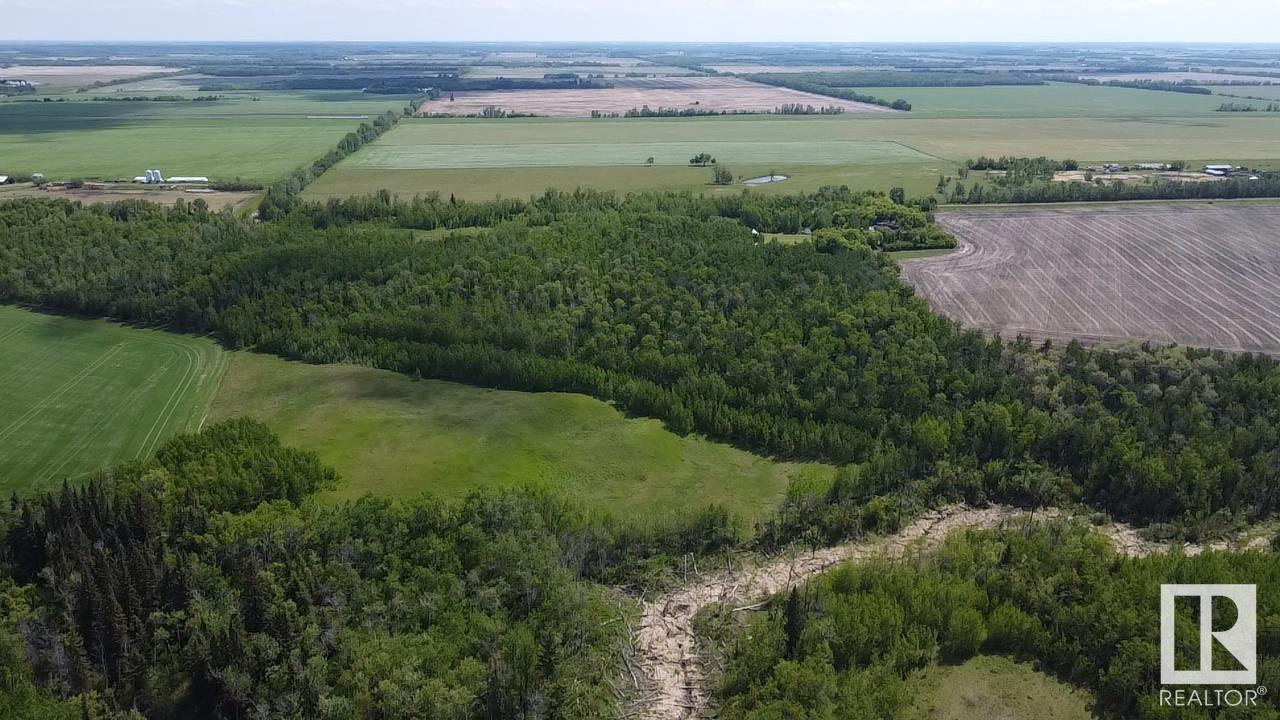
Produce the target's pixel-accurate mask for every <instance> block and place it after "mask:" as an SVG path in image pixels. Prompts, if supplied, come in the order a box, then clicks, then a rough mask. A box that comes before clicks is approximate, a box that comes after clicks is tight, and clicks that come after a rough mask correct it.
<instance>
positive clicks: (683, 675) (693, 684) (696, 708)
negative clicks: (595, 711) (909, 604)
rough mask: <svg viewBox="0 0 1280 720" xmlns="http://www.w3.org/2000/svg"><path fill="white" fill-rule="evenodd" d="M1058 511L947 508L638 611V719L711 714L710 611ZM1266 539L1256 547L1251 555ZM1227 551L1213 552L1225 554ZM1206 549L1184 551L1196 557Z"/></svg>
mask: <svg viewBox="0 0 1280 720" xmlns="http://www.w3.org/2000/svg"><path fill="white" fill-rule="evenodd" d="M1062 515H1063V514H1062V513H1061V512H1059V511H1056V510H1041V511H1037V512H1035V513H1031V512H1028V511H1026V510H1021V509H1017V508H1010V507H1005V506H992V507H986V508H970V507H965V506H959V505H957V506H949V507H945V508H942V509H941V510H936V511H933V512H930V513H928V514H927V515H924V516H922V517H920V518H919V519H917V520H916V521H915V522H913V523H911V524H910V525H908V526H907V527H906V528H904V529H903V530H902V531H901V532H899V533H897V534H895V535H892V536H888V537H883V538H874V539H868V540H864V541H860V542H855V543H849V544H846V545H839V546H836V547H832V548H825V549H821V550H816V551H813V552H808V553H803V554H793V555H789V556H787V557H780V558H776V559H773V560H770V561H768V562H765V563H763V564H758V565H750V566H747V567H742V568H734V569H733V570H731V571H724V572H720V573H718V574H715V575H709V576H705V577H702V578H700V579H699V580H697V581H695V582H693V583H692V584H690V585H688V586H686V587H683V588H680V589H677V590H674V591H672V592H670V593H667V594H666V595H662V596H660V597H658V598H656V599H654V600H652V601H648V602H645V603H644V604H643V606H642V612H641V620H640V626H639V628H638V629H637V632H636V637H635V639H634V644H635V664H636V665H637V666H638V668H639V671H640V672H639V673H638V674H639V675H640V676H642V677H640V678H638V680H639V682H640V683H642V685H641V692H642V695H643V698H642V701H641V707H642V709H643V711H642V712H641V713H640V717H643V718H650V719H651V720H685V719H686V718H694V717H698V716H700V715H702V714H703V713H704V712H705V711H706V710H707V709H708V708H709V707H710V699H711V698H710V689H709V688H708V687H707V682H706V679H707V678H706V674H705V670H704V668H703V667H702V663H701V660H700V658H699V657H698V655H697V645H696V636H695V633H694V631H693V618H694V616H695V615H697V613H698V611H699V610H701V609H702V608H704V607H706V606H708V605H711V604H727V605H730V606H732V607H735V608H736V607H744V608H745V607H750V606H751V605H753V604H754V603H758V602H760V601H761V600H764V599H766V598H768V597H769V596H772V595H776V594H778V593H780V592H783V591H786V590H788V589H790V588H792V587H795V586H796V585H799V584H801V583H803V582H805V581H807V580H810V579H812V578H813V577H814V576H816V575H818V574H820V573H822V572H823V571H825V570H827V569H829V568H831V567H833V566H835V565H838V564H840V563H843V562H846V561H849V560H862V559H867V558H872V557H887V558H898V557H902V556H903V555H905V554H906V553H907V552H908V551H917V550H927V549H929V548H932V547H935V546H937V545H939V544H940V543H941V542H942V540H943V539H945V538H946V536H947V535H948V534H950V533H951V532H953V531H956V530H962V529H965V530H991V529H995V528H997V527H1000V526H1001V525H1004V524H1005V523H1007V522H1009V521H1011V520H1017V519H1023V518H1033V517H1034V518H1051V517H1061V516H1062ZM1097 530H1098V531H1099V532H1101V533H1103V534H1104V535H1106V536H1107V537H1108V538H1110V539H1111V541H1112V543H1113V544H1114V545H1115V547H1116V549H1117V550H1119V551H1120V552H1122V553H1124V554H1126V555H1129V556H1132V557H1145V556H1147V555H1150V554H1152V553H1156V552H1163V551H1166V550H1168V549H1170V548H1169V546H1168V545H1165V544H1162V543H1156V542H1152V541H1149V540H1144V539H1143V538H1141V537H1140V536H1139V535H1138V532H1137V530H1136V529H1135V528H1133V527H1131V526H1129V525H1126V524H1124V523H1113V524H1111V525H1105V526H1101V527H1098V528H1097ZM1259 542H1265V540H1264V539H1262V538H1259V539H1256V540H1255V541H1254V542H1253V543H1251V544H1250V545H1249V546H1248V547H1254V546H1256V545H1257V544H1258V543H1259ZM1227 546H1228V543H1225V542H1223V543H1214V544H1213V545H1211V546H1210V547H1215V548H1224V547H1227ZM1203 549H1204V548H1202V547H1200V546H1195V545H1187V546H1184V552H1186V553H1187V554H1188V555H1195V554H1197V553H1199V552H1201V551H1202V550H1203Z"/></svg>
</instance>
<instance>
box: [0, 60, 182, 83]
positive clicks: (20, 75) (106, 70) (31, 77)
mask: <svg viewBox="0 0 1280 720" xmlns="http://www.w3.org/2000/svg"><path fill="white" fill-rule="evenodd" d="M173 71H174V68H169V67H161V66H159V65H12V66H10V67H0V78H8V79H10V80H28V81H30V82H31V83H32V84H34V85H36V86H37V87H41V86H48V87H79V86H82V85H91V84H93V83H95V82H110V81H112V80H121V79H123V78H131V77H141V76H143V75H150V74H152V73H161V72H173Z"/></svg>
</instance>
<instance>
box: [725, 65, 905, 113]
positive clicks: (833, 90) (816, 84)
mask: <svg viewBox="0 0 1280 720" xmlns="http://www.w3.org/2000/svg"><path fill="white" fill-rule="evenodd" d="M832 74H838V73H832ZM826 75H828V74H827V73H761V74H757V75H747V76H746V78H747V79H748V80H750V81H752V82H757V83H762V84H764V85H773V86H776V87H785V88H790V89H792V90H799V91H800V92H807V93H812V94H814V95H826V96H827V97H833V98H837V99H839V100H849V101H852V102H860V103H866V104H868V105H879V106H881V107H887V108H892V109H894V110H902V111H904V112H907V111H910V110H911V103H909V102H907V101H906V100H902V99H898V100H893V101H889V100H885V99H884V98H879V97H876V96H874V95H868V94H865V93H860V92H858V91H857V90H854V89H852V88H850V87H846V86H842V85H839V84H837V83H838V82H839V81H838V80H837V79H834V78H827V77H826Z"/></svg>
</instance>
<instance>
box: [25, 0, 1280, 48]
mask: <svg viewBox="0 0 1280 720" xmlns="http://www.w3.org/2000/svg"><path fill="white" fill-rule="evenodd" d="M6 4H7V5H8V6H9V7H7V8H6V10H7V12H6V21H7V22H6V24H7V25H8V27H7V28H5V29H4V30H0V34H3V40H0V42H342V41H350V42H423V43H426V42H519V43H527V42H543V43H565V42H671V43H676V42H794V43H802V42H842V43H870V42H903V43H913V42H916V43H933V42H945V43H980V42H990V43H1086V42H1092V43H1217V44H1227V43H1229V44H1275V43H1276V36H1275V28H1276V27H1280V3H1278V2H1275V1H1274V0H1239V1H1236V2H1196V1H1195V0H1119V1H1117V2H1107V1H1105V0H1063V1H1060V2H1054V1H1052V0H1026V1H1023V2H1018V1H1017V0H977V1H976V2H964V3H957V2H943V1H941V0H905V1H904V2H902V3H894V4H886V3H882V2H870V1H869V0H794V1H793V2H791V3H786V4H780V3H776V2H770V1H768V0H744V1H742V2H728V1H727V0H709V1H706V2H679V0H611V1H607V2H606V1H600V0H596V1H592V0H470V1H467V2H456V1H455V2H450V1H448V0H371V1H370V2H368V3H365V4H364V5H361V6H358V7H353V6H351V5H349V4H347V3H345V2H340V1H339V0H266V1H259V2H249V1H248V0H200V1H198V2H197V1H196V0H155V1H147V0H98V1H96V2H94V1H90V0H65V1H64V2H60V3H48V2H44V1H43V0H9V2H7V3H6Z"/></svg>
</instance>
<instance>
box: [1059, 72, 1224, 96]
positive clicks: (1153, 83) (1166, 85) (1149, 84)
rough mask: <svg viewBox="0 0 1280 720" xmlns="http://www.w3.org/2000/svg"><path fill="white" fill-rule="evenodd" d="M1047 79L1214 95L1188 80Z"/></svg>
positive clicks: (1060, 76) (1079, 83)
mask: <svg viewBox="0 0 1280 720" xmlns="http://www.w3.org/2000/svg"><path fill="white" fill-rule="evenodd" d="M1045 79H1046V80H1052V81H1054V82H1065V83H1076V84H1078V85H1101V86H1106V87H1122V88H1133V89H1135V90H1161V91H1163V92H1176V93H1186V94H1189V95H1212V94H1213V91H1212V90H1210V89H1209V88H1207V87H1200V86H1199V85H1194V84H1192V83H1191V82H1190V81H1188V80H1183V81H1179V82H1173V81H1171V80H1141V79H1140V80H1099V79H1097V78H1082V77H1080V76H1079V75H1048V76H1046V77H1045Z"/></svg>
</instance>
